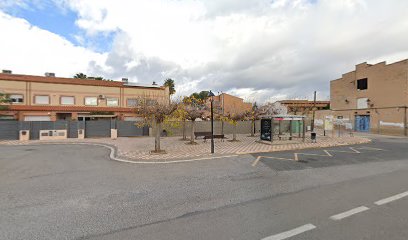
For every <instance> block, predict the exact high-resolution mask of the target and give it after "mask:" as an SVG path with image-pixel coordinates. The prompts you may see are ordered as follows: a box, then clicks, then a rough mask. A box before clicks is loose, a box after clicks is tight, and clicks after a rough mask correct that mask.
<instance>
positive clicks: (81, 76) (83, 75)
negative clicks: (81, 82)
mask: <svg viewBox="0 0 408 240" xmlns="http://www.w3.org/2000/svg"><path fill="white" fill-rule="evenodd" d="M74 78H79V79H86V78H87V76H86V75H85V74H83V73H77V74H75V76H74Z"/></svg>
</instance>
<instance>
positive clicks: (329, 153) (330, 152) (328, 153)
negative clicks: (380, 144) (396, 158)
mask: <svg viewBox="0 0 408 240" xmlns="http://www.w3.org/2000/svg"><path fill="white" fill-rule="evenodd" d="M349 149H350V150H351V151H345V150H336V149H327V150H322V151H323V152H324V153H325V154H317V153H302V152H296V153H293V158H281V157H270V156H258V157H257V158H256V160H255V161H254V162H253V163H252V167H255V166H256V165H257V164H258V162H259V161H260V160H261V158H270V159H278V160H292V161H299V155H304V156H320V157H333V156H334V155H333V152H341V153H352V154H360V153H362V152H360V151H358V150H357V149H359V150H370V151H386V150H385V149H381V148H372V147H358V148H357V147H349Z"/></svg>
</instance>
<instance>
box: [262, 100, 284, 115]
mask: <svg viewBox="0 0 408 240" xmlns="http://www.w3.org/2000/svg"><path fill="white" fill-rule="evenodd" d="M260 113H261V114H262V115H286V114H288V108H287V107H286V106H284V105H282V104H281V103H280V102H274V103H266V104H265V105H263V106H262V107H261V108H260Z"/></svg>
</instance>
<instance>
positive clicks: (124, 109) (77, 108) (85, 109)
mask: <svg viewBox="0 0 408 240" xmlns="http://www.w3.org/2000/svg"><path fill="white" fill-rule="evenodd" d="M6 111H50V112H51V111H54V112H134V111H135V109H134V108H128V107H89V106H27V105H10V106H9V107H8V109H7V110H6Z"/></svg>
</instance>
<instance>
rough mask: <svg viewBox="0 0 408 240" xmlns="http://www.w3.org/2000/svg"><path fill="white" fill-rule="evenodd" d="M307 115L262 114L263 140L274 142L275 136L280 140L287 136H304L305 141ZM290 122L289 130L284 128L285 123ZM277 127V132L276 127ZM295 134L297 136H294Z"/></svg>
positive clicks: (290, 137) (289, 137)
mask: <svg viewBox="0 0 408 240" xmlns="http://www.w3.org/2000/svg"><path fill="white" fill-rule="evenodd" d="M305 118H306V117H305V116H299V115H264V116H261V140H262V141H271V142H273V140H274V137H275V136H277V139H278V140H282V138H285V137H287V138H288V140H292V139H293V137H298V138H302V140H303V141H305V132H306V127H305ZM284 122H286V123H289V127H288V129H287V130H285V129H284V128H283V126H282V125H283V123H284ZM276 128H277V133H275V129H276ZM294 133H295V135H297V136H294ZM288 134H289V135H288Z"/></svg>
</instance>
